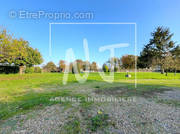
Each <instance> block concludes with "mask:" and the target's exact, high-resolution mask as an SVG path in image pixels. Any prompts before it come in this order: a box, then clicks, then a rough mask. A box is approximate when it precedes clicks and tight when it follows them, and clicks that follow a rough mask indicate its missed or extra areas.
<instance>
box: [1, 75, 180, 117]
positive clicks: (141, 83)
mask: <svg viewBox="0 0 180 134" xmlns="http://www.w3.org/2000/svg"><path fill="white" fill-rule="evenodd" d="M125 74H126V73H115V80H114V83H112V84H108V85H111V86H113V85H115V83H121V85H123V86H125V87H127V88H130V89H134V82H135V81H134V73H130V74H131V75H132V77H131V78H126V77H125ZM62 79H63V74H59V73H45V74H24V75H19V74H10V75H0V107H1V108H0V119H5V118H8V117H10V116H12V115H14V114H16V113H18V112H24V111H27V110H29V109H31V108H34V107H35V106H39V105H41V107H42V106H46V105H51V104H53V103H54V102H49V99H50V98H51V97H55V96H69V95H71V96H73V95H74V96H78V95H79V96H80V94H74V93H72V91H70V90H68V88H69V86H70V85H72V83H77V81H76V80H75V76H74V75H73V74H69V78H68V84H67V85H63V84H62ZM93 81H97V82H102V81H103V80H102V78H101V77H100V76H99V74H98V73H91V74H90V75H89V77H88V80H87V82H86V83H84V84H85V85H86V84H91V83H92V82H93ZM137 83H138V85H137V90H149V89H152V88H155V89H157V88H158V87H162V86H163V87H166V86H167V87H177V88H179V87H180V74H176V76H174V74H173V73H169V74H168V76H165V75H162V74H160V73H147V72H146V73H145V72H138V73H137ZM106 85H107V84H106ZM97 86H98V85H97Z"/></svg>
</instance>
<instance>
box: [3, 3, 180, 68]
mask: <svg viewBox="0 0 180 134" xmlns="http://www.w3.org/2000/svg"><path fill="white" fill-rule="evenodd" d="M2 5H3V6H2ZM40 12H41V13H43V15H42V14H41V16H39V13H40ZM28 13H29V14H30V13H34V14H36V15H34V16H33V15H32V14H31V15H29V16H28V15H27V14H28ZM57 13H63V15H65V17H64V18H63V17H62V18H57V16H56V18H55V14H56V15H57ZM85 13H89V14H90V17H88V16H87V17H85V18H82V17H81V18H79V16H78V15H79V14H81V15H85ZM48 15H49V17H48ZM61 15H62V14H61ZM75 15H77V16H75ZM69 16H70V17H69ZM70 22H72V23H82V22H86V23H87V22H89V23H97V22H98V23H100V22H103V23H122V24H119V25H115V24H110V25H92V24H88V25H83V24H80V25H73V24H72V25H66V24H59V23H70ZM49 23H58V24H52V25H51V32H50V29H49ZM124 23H128V24H124ZM134 24H136V27H137V31H135V25H134ZM0 26H1V28H6V29H7V30H8V31H10V33H13V35H14V37H16V38H20V37H22V38H24V39H25V40H27V41H29V43H30V46H32V47H33V48H37V49H38V50H39V51H40V52H41V54H42V56H43V59H44V62H43V64H45V63H47V62H49V61H53V62H54V63H55V64H58V62H59V60H64V59H65V55H66V50H67V49H69V48H72V50H73V52H74V55H75V58H76V59H83V60H85V53H84V49H83V39H86V40H87V42H88V48H89V57H90V61H91V62H92V61H96V62H97V63H98V64H99V65H102V64H103V63H104V62H105V61H107V60H108V58H109V56H110V51H108V50H106V51H103V52H99V48H100V47H102V46H106V45H111V44H119V43H127V44H129V46H128V47H126V48H117V49H115V56H116V57H121V56H122V55H125V54H135V32H136V33H137V34H136V37H137V51H136V53H137V54H138V55H139V53H140V51H141V50H142V49H143V46H144V45H146V44H147V43H148V41H149V39H150V38H151V32H153V31H154V30H155V28H156V27H157V26H164V27H168V28H170V31H171V32H173V33H174V36H173V40H174V41H176V42H177V44H180V1H179V0H146V1H143V0H46V1H44V0H38V1H37V0H31V1H26V0H14V1H10V0H6V1H3V2H1V8H0ZM50 33H51V42H50V41H49V35H50ZM50 43H51V48H52V49H51V51H50V50H49V48H50V47H49V45H50ZM50 52H51V55H50Z"/></svg>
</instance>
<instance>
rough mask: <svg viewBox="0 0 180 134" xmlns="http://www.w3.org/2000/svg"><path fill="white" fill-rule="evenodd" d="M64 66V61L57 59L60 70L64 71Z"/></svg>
mask: <svg viewBox="0 0 180 134" xmlns="http://www.w3.org/2000/svg"><path fill="white" fill-rule="evenodd" d="M65 67H66V63H65V61H64V60H60V61H59V68H60V71H61V72H64V71H65Z"/></svg>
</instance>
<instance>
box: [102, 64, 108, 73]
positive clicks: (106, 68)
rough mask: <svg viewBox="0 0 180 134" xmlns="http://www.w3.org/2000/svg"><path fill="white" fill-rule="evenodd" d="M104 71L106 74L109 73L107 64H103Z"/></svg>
mask: <svg viewBox="0 0 180 134" xmlns="http://www.w3.org/2000/svg"><path fill="white" fill-rule="evenodd" d="M102 69H103V71H104V72H109V68H108V66H107V65H106V64H103V67H102Z"/></svg>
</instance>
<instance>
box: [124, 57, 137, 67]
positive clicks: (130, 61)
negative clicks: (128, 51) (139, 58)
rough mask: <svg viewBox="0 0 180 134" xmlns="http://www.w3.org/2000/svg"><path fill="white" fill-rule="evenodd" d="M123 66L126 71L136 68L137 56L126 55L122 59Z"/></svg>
mask: <svg viewBox="0 0 180 134" xmlns="http://www.w3.org/2000/svg"><path fill="white" fill-rule="evenodd" d="M121 62H122V66H123V68H125V69H134V68H135V56H134V55H124V56H122V57H121Z"/></svg>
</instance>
